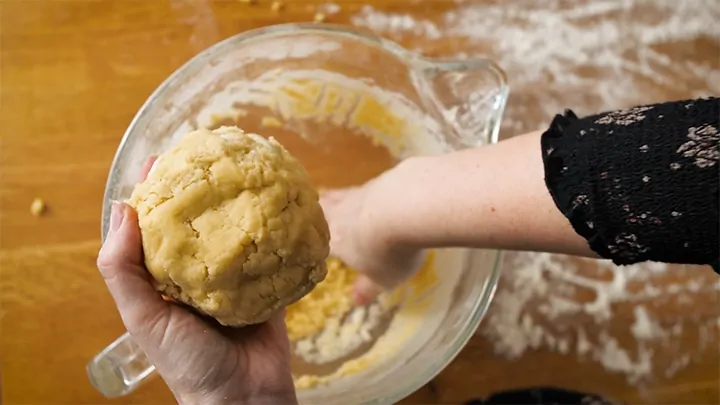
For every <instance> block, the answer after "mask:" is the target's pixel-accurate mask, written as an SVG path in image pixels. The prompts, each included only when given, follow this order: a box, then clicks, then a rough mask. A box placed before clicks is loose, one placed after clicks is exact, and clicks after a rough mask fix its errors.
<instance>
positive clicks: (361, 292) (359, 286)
mask: <svg viewBox="0 0 720 405" xmlns="http://www.w3.org/2000/svg"><path fill="white" fill-rule="evenodd" d="M382 291H383V289H382V287H380V286H379V285H377V284H375V283H374V282H373V281H372V280H370V278H369V277H367V276H365V275H360V276H358V278H357V280H355V285H353V299H354V300H355V304H357V305H367V304H369V303H370V302H372V301H373V300H374V299H375V298H377V296H378V295H380V293H381V292H382Z"/></svg>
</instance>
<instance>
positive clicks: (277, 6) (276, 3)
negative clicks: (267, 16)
mask: <svg viewBox="0 0 720 405" xmlns="http://www.w3.org/2000/svg"><path fill="white" fill-rule="evenodd" d="M283 6H284V4H283V3H282V2H281V1H273V2H272V4H271V5H270V10H271V11H272V12H274V13H277V12H278V11H280V10H282V8H283Z"/></svg>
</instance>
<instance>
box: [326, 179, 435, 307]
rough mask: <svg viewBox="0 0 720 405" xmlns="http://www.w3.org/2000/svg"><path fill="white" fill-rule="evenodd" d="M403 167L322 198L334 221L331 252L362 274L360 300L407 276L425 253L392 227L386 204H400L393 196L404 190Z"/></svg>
mask: <svg viewBox="0 0 720 405" xmlns="http://www.w3.org/2000/svg"><path fill="white" fill-rule="evenodd" d="M402 170H403V169H402V168H399V167H396V168H394V169H391V170H389V171H388V172H386V173H384V174H382V175H381V176H379V177H377V178H375V179H373V180H371V181H370V182H368V183H366V184H364V185H362V186H360V187H354V188H348V189H340V190H328V191H326V192H324V193H323V194H322V196H321V197H320V205H322V207H323V211H324V212H325V217H326V218H327V221H328V225H329V226H330V235H331V238H330V253H331V254H332V255H333V256H336V257H338V258H339V259H341V260H342V261H344V262H345V263H347V265H348V266H350V267H352V268H354V269H356V270H358V271H360V272H361V273H362V275H361V276H360V277H359V278H358V280H357V282H356V284H355V286H354V295H355V296H354V299H355V302H356V303H357V304H359V305H364V304H367V303H368V302H370V301H372V300H373V299H374V298H375V297H377V295H378V294H379V293H380V292H382V291H383V290H387V289H391V288H393V287H396V286H397V285H398V284H400V283H402V282H403V281H405V280H407V279H409V278H410V277H411V276H412V275H413V274H414V273H415V272H417V271H418V270H419V269H420V267H421V266H422V263H423V261H424V258H425V255H424V254H423V251H422V249H420V248H419V247H417V246H412V245H411V244H408V243H405V242H404V241H402V240H401V239H400V238H397V237H396V236H397V235H396V234H395V232H394V229H393V227H392V226H388V222H389V221H388V219H389V218H388V215H392V213H391V212H390V210H389V209H388V207H390V206H396V205H397V203H398V201H391V200H392V199H394V198H395V197H394V196H395V193H396V192H397V190H398V189H402V181H401V180H402V174H401V173H402ZM407 208H408V209H409V208H410V207H407Z"/></svg>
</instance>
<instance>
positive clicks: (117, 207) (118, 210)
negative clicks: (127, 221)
mask: <svg viewBox="0 0 720 405" xmlns="http://www.w3.org/2000/svg"><path fill="white" fill-rule="evenodd" d="M123 217H125V206H124V205H123V203H121V202H119V201H113V202H112V206H111V207H110V232H115V231H117V230H118V229H120V225H121V224H122V221H123Z"/></svg>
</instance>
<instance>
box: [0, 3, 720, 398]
mask: <svg viewBox="0 0 720 405" xmlns="http://www.w3.org/2000/svg"><path fill="white" fill-rule="evenodd" d="M287 3H288V4H287V5H286V7H285V8H284V9H283V10H282V11H281V12H279V13H274V12H272V11H271V10H270V2H269V1H267V0H260V3H259V4H257V5H254V6H249V5H246V4H243V3H241V2H238V1H217V2H210V1H202V0H198V1H190V0H187V1H182V0H152V1H140V0H137V1H136V0H119V1H86V0H16V1H13V0H3V1H0V18H1V29H2V36H1V38H0V41H1V42H0V46H1V47H2V77H1V79H2V80H1V82H0V86H1V88H2V95H1V100H0V102H1V109H0V117H1V122H2V135H1V136H2V140H1V142H2V143H1V144H0V154H1V158H2V160H1V163H0V175H1V183H0V204H1V205H0V220H1V221H2V228H1V232H0V238H1V239H0V243H1V249H0V269H1V271H2V273H1V274H0V277H1V278H0V287H1V290H0V291H1V292H2V298H1V301H0V303H1V304H2V306H1V307H0V315H1V316H2V318H1V319H2V330H1V334H2V339H1V342H2V378H3V381H2V391H3V403H5V404H91V403H92V404H99V403H136V404H160V403H171V402H172V397H171V395H170V394H169V392H168V390H167V389H166V387H165V386H164V385H163V383H162V382H161V381H160V380H159V379H156V380H154V381H153V382H152V383H150V384H149V385H147V386H145V387H143V388H142V389H140V390H139V391H137V392H136V393H134V394H133V395H132V396H130V397H128V398H124V399H117V400H106V399H104V398H103V397H102V396H101V395H100V394H98V393H97V392H95V391H94V389H93V388H92V387H91V386H90V383H89V382H88V379H87V377H86V375H85V364H86V363H87V362H88V361H89V360H90V359H91V357H92V356H93V355H94V354H95V353H96V352H97V351H98V350H100V349H101V348H102V347H104V346H105V345H106V344H108V343H109V342H111V341H112V340H113V339H114V338H115V337H116V336H117V335H119V334H120V333H122V332H123V326H122V324H121V322H120V319H119V316H118V315H117V312H116V310H115V308H114V306H113V303H112V301H111V298H110V296H109V295H108V293H107V291H106V289H105V287H104V285H103V282H102V279H101V277H100V275H99V274H98V273H97V271H96V268H95V258H96V254H97V251H98V249H99V248H100V209H101V203H102V196H103V190H104V186H105V180H106V175H107V173H108V169H109V166H110V162H111V159H112V157H113V154H114V152H115V148H116V147H117V145H118V142H119V141H120V138H121V136H122V134H123V132H124V130H125V128H126V127H127V126H128V124H129V122H130V120H131V119H132V117H133V115H134V114H135V113H136V111H137V110H138V108H139V107H140V106H141V104H142V103H143V102H144V100H145V99H146V98H147V97H148V95H149V94H150V93H151V92H152V91H153V90H154V88H155V87H156V86H157V85H159V84H160V83H161V82H162V80H164V78H165V77H167V76H168V75H169V74H170V73H172V72H173V71H174V70H175V69H176V68H178V67H179V66H180V65H181V64H182V63H184V62H185V61H186V60H187V59H188V58H190V57H191V56H193V55H195V54H196V53H198V52H200V51H201V50H203V49H204V48H206V47H208V46H210V45H212V44H213V43H215V42H217V41H219V40H221V39H223V38H226V37H229V36H231V35H234V34H236V33H239V32H242V31H245V30H248V29H252V28H256V27H260V26H265V25H269V24H275V23H281V22H290V21H310V20H312V18H313V15H314V12H315V4H316V3H314V2H311V1H288V2H287ZM367 3H370V4H373V5H374V7H375V9H376V10H380V11H382V10H388V11H392V12H395V13H409V15H411V16H413V17H414V18H429V19H432V18H433V16H438V15H440V14H441V13H446V12H448V10H451V9H453V8H455V7H459V6H458V5H456V4H455V3H456V2H453V1H443V0H437V1H429V0H428V1H410V2H407V1H403V0H387V1H384V0H368V1H367ZM480 3H482V1H480ZM488 3H492V2H488ZM690 3H692V2H690ZM706 3H707V2H706ZM336 4H337V5H339V6H340V10H339V12H338V13H330V14H329V17H330V19H331V21H333V22H339V23H348V22H349V21H350V18H351V16H353V15H356V14H357V13H359V12H361V8H362V7H363V6H364V5H366V3H359V2H346V1H337V2H336ZM708 4H711V2H710V3H708ZM716 4H717V3H716ZM332 11H334V10H332ZM717 11H718V10H717V7H715V8H714V9H711V10H709V11H708V12H714V13H716V14H715V15H717ZM398 40H400V41H401V42H403V43H404V45H406V46H408V47H409V48H411V49H421V50H423V51H425V52H428V53H431V54H432V53H435V54H439V53H442V52H441V51H442V49H443V42H442V38H440V39H438V38H437V37H435V38H433V42H432V44H430V43H429V42H426V43H424V42H423V41H426V40H425V39H423V37H422V36H411V35H410V36H404V37H402V38H398ZM424 45H426V46H424ZM681 45H682V46H671V44H670V45H668V46H667V47H666V49H665V50H664V51H663V52H665V54H667V55H669V56H670V57H671V58H672V59H675V57H677V58H683V59H685V60H688V59H690V60H698V61H699V62H703V63H705V62H707V63H705V65H707V64H708V63H709V64H713V63H714V64H715V65H714V66H715V70H713V71H712V74H713V75H714V79H712V78H709V79H707V81H706V82H703V81H699V82H696V81H689V80H685V81H682V83H680V81H678V82H677V83H680V84H677V83H676V84H677V85H675V86H669V85H668V84H667V82H662V81H657V82H653V81H646V83H645V84H644V85H645V89H649V90H648V91H650V94H652V95H653V96H654V97H658V98H663V99H670V98H676V97H686V96H691V95H694V94H696V93H697V92H701V93H702V92H708V91H713V90H715V91H717V87H716V88H711V87H709V86H712V85H715V86H717V77H718V76H717V75H718V71H719V70H718V66H717V63H718V61H717V58H718V50H719V49H720V44H719V43H718V40H717V37H716V38H707V37H703V38H698V39H697V40H695V39H692V38H690V39H686V40H685V42H684V43H683V44H681ZM453 46H455V47H456V48H457V46H458V45H456V44H455V43H454V44H453ZM693 58H694V59H693ZM510 73H511V75H510V81H511V83H512V82H513V76H512V74H513V72H512V71H510ZM713 80H715V81H714V82H713ZM713 83H714V84H713ZM513 97H514V98H511V103H510V107H509V109H508V114H510V116H511V117H512V116H513V114H515V115H514V116H515V117H517V116H518V114H522V113H521V112H520V111H521V107H522V106H528V105H531V104H532V103H537V102H538V100H535V95H534V93H532V89H530V87H527V88H525V89H523V88H520V89H519V90H518V91H516V92H515V93H514V94H513ZM523 111H526V110H523ZM528 122H529V123H527V124H526V126H532V125H538V124H537V123H536V122H530V121H528ZM521 126H522V125H521ZM504 128H506V133H505V134H504V136H509V135H512V133H510V132H513V131H517V130H518V127H517V126H515V128H508V127H507V126H505V127H504ZM525 129H527V128H525ZM36 197H37V198H42V199H43V200H44V201H45V202H46V203H47V211H46V213H45V214H44V215H42V216H40V217H35V216H33V215H31V214H30V211H29V207H30V204H31V202H32V201H33V199H35V198H36ZM512 266H513V261H512V258H508V259H507V260H506V267H508V268H507V269H506V272H505V273H506V274H505V275H504V280H503V285H501V287H500V293H501V292H502V291H503V289H508V288H510V287H508V286H507V285H509V284H510V281H509V280H510V279H511V278H512ZM679 279H680V280H685V279H687V280H690V279H697V280H699V283H701V284H702V285H713V284H714V283H716V282H717V279H716V277H715V275H714V274H711V272H709V271H708V270H707V269H691V270H687V269H686V271H679V272H677V273H674V274H670V275H666V276H662V277H660V278H658V279H657V280H658V281H657V282H658V283H659V285H661V286H662V285H665V284H668V285H669V284H670V283H676V282H677V281H678V280H679ZM703 291H705V292H703ZM709 291H710V292H708V291H706V290H700V293H698V294H697V295H698V297H697V300H693V301H692V302H691V303H686V304H685V305H684V306H681V307H680V306H677V307H675V306H673V307H671V308H669V309H667V311H665V310H663V312H662V314H667V315H666V317H665V318H663V316H664V315H661V317H660V322H661V323H663V322H666V321H667V322H671V321H672V319H675V320H677V319H681V320H682V319H686V318H687V319H691V318H692V320H693V322H691V323H688V324H686V325H684V328H685V329H684V330H685V331H686V332H687V333H684V334H683V335H682V337H681V338H677V339H675V340H676V342H675V343H676V344H675V345H674V346H673V348H672V350H670V349H667V350H665V352H663V350H664V349H662V348H656V349H654V352H653V353H654V355H655V356H658V355H660V356H666V357H667V356H676V355H677V356H680V355H681V354H682V353H684V352H692V353H693V356H692V358H691V359H690V358H689V359H688V361H686V362H685V364H684V367H682V369H681V370H679V371H678V372H676V373H675V372H673V373H668V372H665V373H663V372H659V373H656V374H653V375H652V376H651V378H649V379H646V380H645V381H643V382H642V383H640V384H638V383H634V382H628V380H627V379H626V376H625V375H623V374H622V373H615V372H612V366H613V364H609V365H608V364H607V363H603V364H600V362H598V361H592V359H591V360H588V359H583V358H581V357H579V356H574V355H572V353H570V354H567V353H560V352H558V351H557V350H550V349H548V348H546V347H544V346H538V347H537V348H534V349H530V350H527V351H526V352H525V353H524V354H523V356H521V357H519V358H516V359H510V358H508V357H506V356H503V355H502V354H501V353H497V351H496V350H495V348H496V343H497V342H494V341H493V340H492V338H490V337H488V336H489V335H488V334H486V333H479V334H478V335H477V336H476V337H474V338H473V339H472V340H471V341H470V343H469V344H468V346H467V347H466V348H465V349H464V350H463V351H462V353H461V354H460V355H459V356H458V358H457V359H456V360H455V361H454V362H453V363H452V364H451V365H450V366H449V367H448V368H447V369H446V370H445V371H443V372H442V373H441V374H440V375H438V376H437V377H436V378H435V379H434V380H433V381H432V382H431V383H430V384H428V385H427V386H426V387H424V388H422V389H421V390H419V391H418V392H416V393H415V394H413V395H412V396H411V397H409V398H408V399H407V400H406V401H404V402H403V403H407V404H448V403H460V402H462V401H465V400H468V399H470V398H472V397H477V396H481V395H487V394H489V393H491V392H494V391H497V390H501V389H508V388H518V387H529V386H538V385H554V386H560V387H565V388H573V389H580V390H586V391H594V392H601V393H604V394H606V395H608V396H610V397H612V398H615V399H619V400H625V401H630V402H633V403H666V404H681V403H683V404H685V403H697V404H701V403H718V402H719V401H720V398H719V397H720V390H719V388H718V382H719V381H720V371H719V370H720V357H719V356H718V333H717V319H718V315H719V313H718V305H717V289H711V290H709ZM662 298H663V297H662V295H661V296H659V297H657V298H654V300H656V301H657V302H660V300H661V299H662ZM634 308H635V307H634V306H633V305H631V304H627V305H624V304H623V305H617V306H616V307H615V308H614V311H615V312H614V316H613V318H612V320H610V321H608V322H606V323H605V324H604V326H603V327H604V328H606V329H608V328H609V329H608V330H613V331H617V332H618V333H617V335H618V336H622V337H621V338H620V339H621V343H628V342H629V341H630V340H631V339H633V337H632V336H631V335H630V334H628V333H624V332H627V331H628V330H629V329H630V328H631V326H632V324H633V323H634V322H636V313H634ZM493 310H495V308H493ZM670 317H672V319H670ZM706 321H707V322H710V324H712V325H714V326H713V328H710V329H707V328H705V329H702V330H701V329H700V327H699V326H697V325H700V324H703V322H705V323H707V322H706ZM592 328H593V327H592V325H591V326H590V327H589V329H588V330H590V331H592V330H595V331H596V332H597V330H599V329H592ZM591 333H593V332H591ZM699 333H701V334H703V336H704V337H703V339H705V340H704V341H703V345H704V346H703V348H698V338H697V336H698V334H699ZM671 339H674V338H671ZM701 349H702V350H701Z"/></svg>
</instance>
